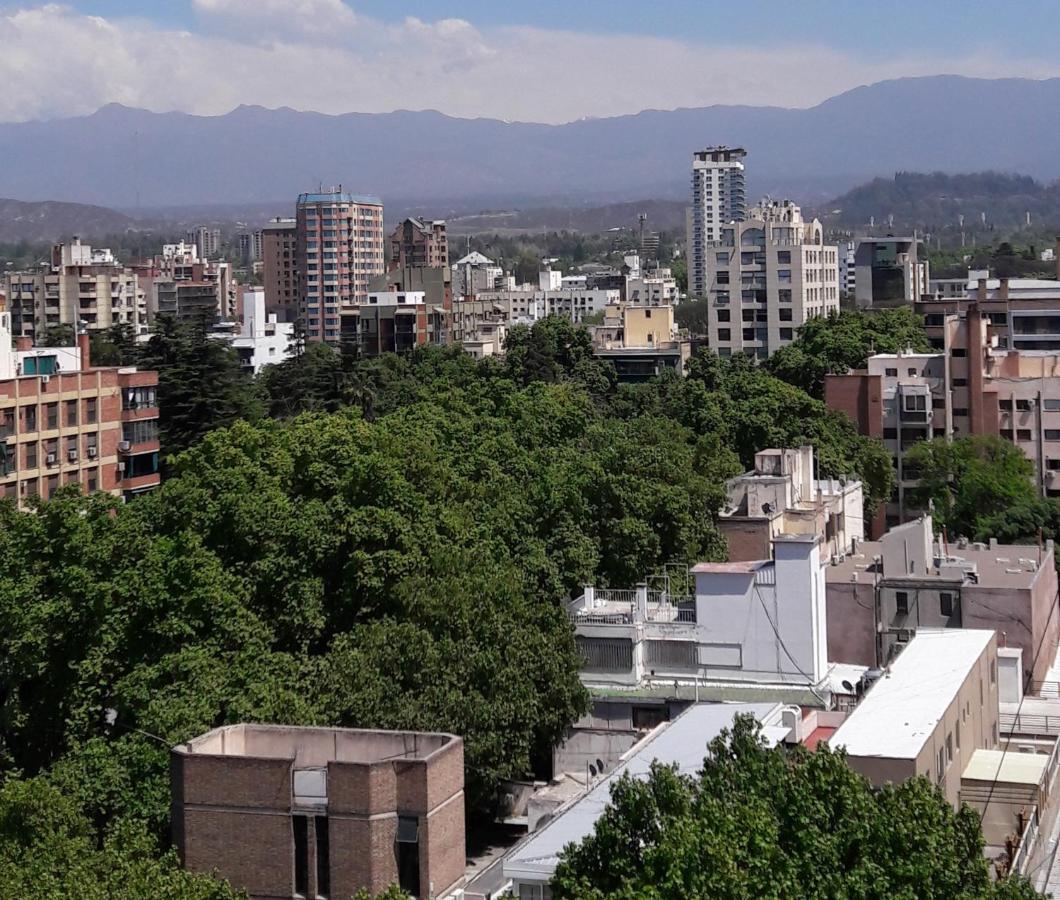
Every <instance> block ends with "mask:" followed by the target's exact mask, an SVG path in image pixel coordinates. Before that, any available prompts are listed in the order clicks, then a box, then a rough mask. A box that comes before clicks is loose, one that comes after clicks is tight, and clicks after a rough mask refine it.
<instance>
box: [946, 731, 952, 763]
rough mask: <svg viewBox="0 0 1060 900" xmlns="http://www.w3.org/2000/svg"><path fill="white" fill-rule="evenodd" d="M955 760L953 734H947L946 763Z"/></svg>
mask: <svg viewBox="0 0 1060 900" xmlns="http://www.w3.org/2000/svg"><path fill="white" fill-rule="evenodd" d="M951 762H953V734H952V733H950V734H947V735H946V765H949V764H950V763H951Z"/></svg>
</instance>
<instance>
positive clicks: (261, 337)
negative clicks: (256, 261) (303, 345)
mask: <svg viewBox="0 0 1060 900" xmlns="http://www.w3.org/2000/svg"><path fill="white" fill-rule="evenodd" d="M213 337H216V338H219V339H221V340H224V341H226V342H227V343H228V344H229V345H230V346H231V347H232V348H233V349H234V350H235V351H236V353H237V354H238V355H239V364H240V365H241V366H242V367H243V369H244V370H246V371H249V372H251V373H252V374H254V375H257V374H258V373H259V372H260V371H261V370H262V368H263V367H264V366H271V365H275V364H276V363H281V362H283V361H284V360H285V359H289V358H290V357H291V356H292V355H293V354H294V351H295V344H294V323H293V322H280V321H279V320H278V318H277V315H276V313H266V312H265V290H264V288H252V289H249V290H247V291H245V292H244V294H243V316H242V321H241V322H240V324H239V330H238V331H235V332H230V333H227V334H215V335H213Z"/></svg>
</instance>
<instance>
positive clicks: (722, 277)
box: [718, 270, 729, 284]
mask: <svg viewBox="0 0 1060 900" xmlns="http://www.w3.org/2000/svg"><path fill="white" fill-rule="evenodd" d="M728 283H729V272H728V270H726V271H724V272H718V284H728Z"/></svg>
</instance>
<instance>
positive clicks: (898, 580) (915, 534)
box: [825, 516, 1060, 683]
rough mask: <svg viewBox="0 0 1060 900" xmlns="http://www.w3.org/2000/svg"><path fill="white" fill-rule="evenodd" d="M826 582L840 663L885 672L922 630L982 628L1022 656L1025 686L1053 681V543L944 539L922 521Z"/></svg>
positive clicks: (853, 556) (1056, 620)
mask: <svg viewBox="0 0 1060 900" xmlns="http://www.w3.org/2000/svg"><path fill="white" fill-rule="evenodd" d="M825 578H826V582H827V586H828V658H829V659H831V660H833V661H835V662H843V663H852V664H857V665H863V666H869V667H876V666H882V665H885V664H886V663H887V662H889V661H890V660H891V659H892V658H894V656H895V655H896V654H897V653H898V652H900V651H901V650H902V648H904V647H905V646H906V645H907V644H908V643H909V642H910V641H911V640H912V639H913V637H914V636H915V635H916V634H917V633H918V631H919V630H920V629H922V628H979V629H988V630H992V631H995V632H996V633H997V636H998V642H999V644H1001V645H1002V646H1004V647H1008V648H1013V649H1018V650H1020V651H1022V658H1023V662H1024V664H1025V665H1026V666H1027V669H1026V671H1025V672H1021V673H1020V682H1021V683H1022V682H1024V681H1026V682H1030V681H1032V680H1033V681H1039V682H1040V681H1045V680H1047V672H1048V670H1049V666H1050V665H1051V664H1052V662H1053V658H1054V657H1055V656H1056V649H1057V643H1058V639H1060V617H1057V616H1055V615H1050V613H1051V611H1052V608H1053V603H1054V602H1055V599H1056V591H1057V575H1056V564H1055V562H1054V560H1053V544H1052V542H1051V541H1047V542H1045V543H1044V544H1043V545H1042V546H1040V547H1039V546H1017V545H1006V544H998V542H997V541H990V542H989V543H982V544H973V543H969V542H968V541H967V540H958V541H953V542H946V541H944V540H942V539H940V538H936V537H935V535H934V534H933V533H932V522H931V518H930V517H929V516H924V517H922V518H919V519H914V520H913V521H912V522H907V523H906V524H904V525H900V526H898V527H896V528H893V529H891V530H890V531H888V532H887V533H886V534H885V535H883V537H881V538H880V540H879V541H869V542H865V543H862V544H859V545H858V546H857V547H856V548H854V550H853V551H852V552H850V553H848V554H845V555H844V556H843V557H842V558H838V559H833V564H832V565H830V566H829V567H828V568H827V571H826V575H825ZM1039 648H1041V652H1040V653H1039V652H1038V650H1039ZM1032 665H1033V666H1034V668H1033V669H1032V668H1031V667H1032Z"/></svg>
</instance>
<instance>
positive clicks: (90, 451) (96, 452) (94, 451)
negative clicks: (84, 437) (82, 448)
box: [88, 447, 99, 459]
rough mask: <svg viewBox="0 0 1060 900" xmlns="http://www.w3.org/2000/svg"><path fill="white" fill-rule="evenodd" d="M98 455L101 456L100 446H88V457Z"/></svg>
mask: <svg viewBox="0 0 1060 900" xmlns="http://www.w3.org/2000/svg"><path fill="white" fill-rule="evenodd" d="M97 456H99V448H98V447H89V448H88V458H89V459H95V458H96V457H97Z"/></svg>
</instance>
